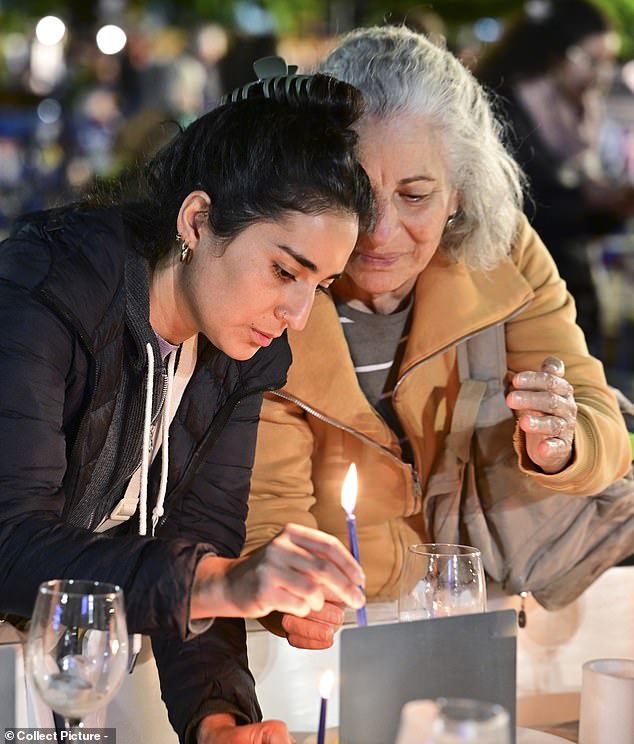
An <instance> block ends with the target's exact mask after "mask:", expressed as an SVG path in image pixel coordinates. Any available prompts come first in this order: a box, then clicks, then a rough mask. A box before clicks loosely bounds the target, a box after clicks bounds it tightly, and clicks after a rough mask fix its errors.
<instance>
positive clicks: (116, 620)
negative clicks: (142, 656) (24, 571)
mask: <svg viewBox="0 0 634 744" xmlns="http://www.w3.org/2000/svg"><path fill="white" fill-rule="evenodd" d="M26 649H27V671H28V674H29V676H30V678H31V679H32V681H33V683H34V685H35V688H36V689H37V691H38V693H39V694H40V696H41V697H42V699H43V700H44V702H45V703H47V704H48V705H49V706H50V707H51V708H52V709H53V710H54V711H55V712H56V713H59V714H60V715H61V716H63V718H64V725H65V728H66V729H67V730H71V729H73V728H82V727H83V718H84V717H85V716H87V715H89V714H90V713H93V712H95V711H97V710H99V709H100V708H103V707H104V706H105V705H106V704H107V703H108V702H109V701H110V700H111V699H112V698H113V697H114V695H115V693H116V692H117V690H118V689H119V687H120V686H121V683H122V682H123V679H124V676H125V673H126V668H127V661H128V634H127V628H126V619H125V608H124V605H123V592H122V590H121V589H120V588H119V587H118V586H115V585H114V584H106V583H102V582H99V581H77V580H73V579H69V580H62V579H55V580H53V581H46V582H44V583H43V584H41V585H40V588H39V591H38V595H37V599H36V602H35V609H34V611H33V617H32V619H31V627H30V630H29V636H28V639H27V646H26Z"/></svg>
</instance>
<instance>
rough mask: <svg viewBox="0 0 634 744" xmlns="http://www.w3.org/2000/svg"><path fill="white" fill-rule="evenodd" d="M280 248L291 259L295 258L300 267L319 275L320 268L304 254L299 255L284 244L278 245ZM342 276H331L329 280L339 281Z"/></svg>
mask: <svg viewBox="0 0 634 744" xmlns="http://www.w3.org/2000/svg"><path fill="white" fill-rule="evenodd" d="M278 248H281V249H282V250H283V251H284V252H285V253H288V255H289V256H291V258H294V259H295V261H297V263H298V264H299V265H300V266H303V267H304V268H305V269H308V270H309V271H310V272H312V273H313V274H318V273H319V267H318V266H317V265H316V264H314V263H313V262H312V261H311V260H310V259H308V258H306V256H302V254H301V253H298V252H297V251H296V250H295V249H293V248H291V247H290V246H288V245H283V244H282V243H278ZM341 276H342V274H341V273H339V274H331V275H330V276H329V277H328V279H339V278H340V277H341Z"/></svg>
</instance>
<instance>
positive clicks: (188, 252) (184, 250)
mask: <svg viewBox="0 0 634 744" xmlns="http://www.w3.org/2000/svg"><path fill="white" fill-rule="evenodd" d="M176 242H177V243H178V244H179V246H178V247H179V249H180V253H181V255H180V262H181V263H184V264H188V263H191V260H192V256H193V255H194V251H193V250H192V249H191V248H190V247H189V243H188V242H187V241H186V240H185V238H184V237H183V236H182V235H181V234H180V233H178V232H177V233H176Z"/></svg>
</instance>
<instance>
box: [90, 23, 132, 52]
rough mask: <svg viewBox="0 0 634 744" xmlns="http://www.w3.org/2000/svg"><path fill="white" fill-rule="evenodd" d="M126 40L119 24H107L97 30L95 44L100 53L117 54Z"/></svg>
mask: <svg viewBox="0 0 634 744" xmlns="http://www.w3.org/2000/svg"><path fill="white" fill-rule="evenodd" d="M127 41H128V37H127V36H126V33H125V31H124V30H123V29H122V28H121V27H120V26H115V25H114V24H108V25H107V26H102V27H101V28H100V29H99V31H97V46H98V47H99V51H100V52H102V54H118V53H119V52H120V51H121V50H122V49H123V47H124V46H125V45H126V43H127Z"/></svg>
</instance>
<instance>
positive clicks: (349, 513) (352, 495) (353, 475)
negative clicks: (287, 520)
mask: <svg viewBox="0 0 634 744" xmlns="http://www.w3.org/2000/svg"><path fill="white" fill-rule="evenodd" d="M356 503H357V466H356V465H355V464H354V463H351V465H350V467H349V468H348V473H347V475H346V477H345V479H344V481H343V487H342V489H341V506H343V508H344V510H345V512H346V522H347V523H348V539H349V541H350V552H351V553H352V555H353V557H354V558H355V560H356V561H357V563H361V560H360V558H359V542H358V540H357V519H356V517H355V515H354V507H355V505H356ZM359 589H361V591H363V588H362V587H359ZM367 624H368V618H367V615H366V612H365V607H361V608H360V609H358V610H357V625H367Z"/></svg>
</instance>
